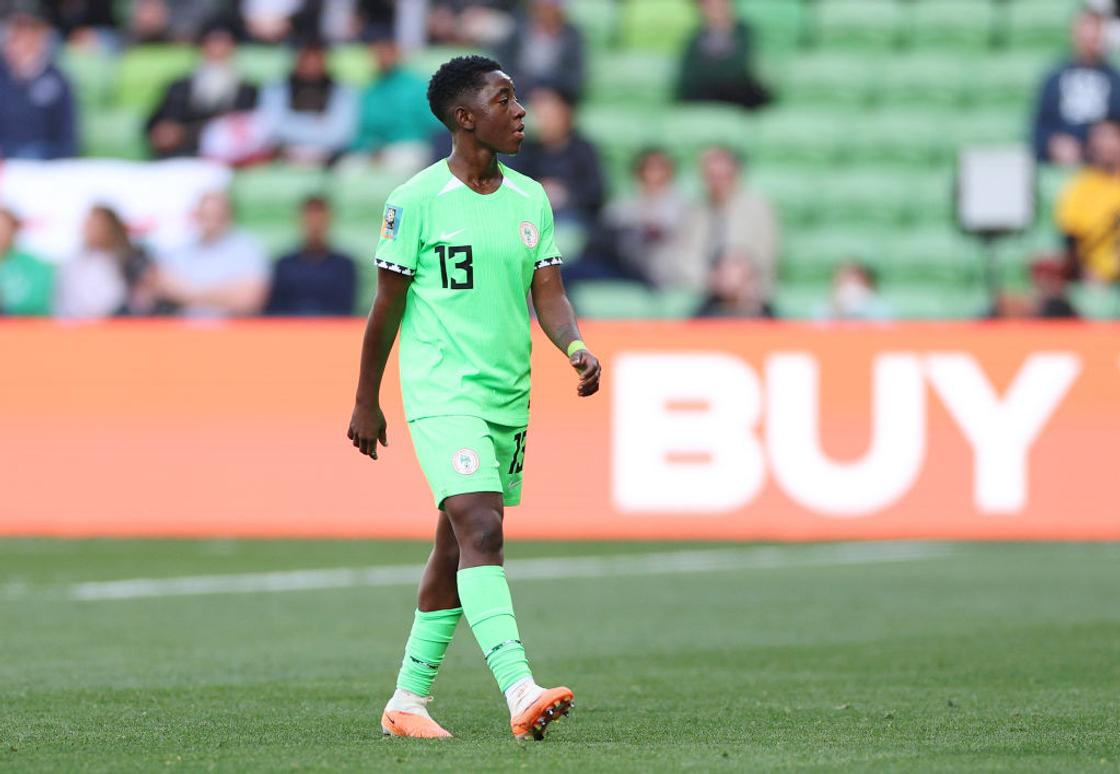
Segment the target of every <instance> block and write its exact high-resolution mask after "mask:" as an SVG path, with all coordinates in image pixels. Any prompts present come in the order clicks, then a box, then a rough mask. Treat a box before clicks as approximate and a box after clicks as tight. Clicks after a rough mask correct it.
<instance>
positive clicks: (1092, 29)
mask: <svg viewBox="0 0 1120 774" xmlns="http://www.w3.org/2000/svg"><path fill="white" fill-rule="evenodd" d="M1073 49H1074V53H1073V57H1072V58H1071V59H1070V60H1069V61H1067V62H1064V63H1063V64H1061V65H1059V66H1058V67H1057V69H1055V70H1054V71H1053V72H1051V73H1050V74H1049V75H1047V76H1046V79H1045V80H1044V81H1043V83H1042V87H1041V89H1040V90H1039V93H1038V98H1037V108H1036V112H1035V121H1034V152H1035V156H1036V157H1037V158H1038V160H1039V161H1044V162H1045V161H1049V162H1053V163H1055V164H1066V165H1069V164H1079V163H1081V162H1082V160H1083V159H1084V156H1085V141H1086V138H1087V137H1088V134H1089V127H1091V126H1092V125H1093V124H1095V123H1097V122H1099V121H1102V120H1104V119H1106V118H1120V73H1118V72H1117V71H1116V70H1115V69H1114V68H1113V67H1112V66H1111V65H1110V64H1109V63H1108V62H1107V61H1106V60H1105V43H1104V20H1103V19H1102V17H1101V16H1100V15H1099V14H1096V13H1093V12H1091V11H1083V12H1081V13H1079V14H1078V15H1077V16H1076V17H1075V19H1074V22H1073Z"/></svg>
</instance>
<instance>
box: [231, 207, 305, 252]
mask: <svg viewBox="0 0 1120 774" xmlns="http://www.w3.org/2000/svg"><path fill="white" fill-rule="evenodd" d="M237 225H238V227H239V228H243V229H245V230H246V231H248V232H249V233H250V234H252V235H253V236H255V237H256V238H257V239H259V240H260V241H261V243H262V244H263V245H264V249H265V251H266V252H267V253H268V255H269V257H270V258H272V259H273V260H275V259H277V258H279V257H280V256H282V255H284V254H285V253H289V252H291V251H292V250H294V249H296V247H297V246H298V245H299V241H300V234H299V220H298V219H296V218H294V217H292V216H288V218H287V219H275V220H257V219H252V218H250V219H246V218H244V217H242V216H241V214H240V213H238V216H237Z"/></svg>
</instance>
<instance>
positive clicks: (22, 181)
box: [0, 159, 231, 261]
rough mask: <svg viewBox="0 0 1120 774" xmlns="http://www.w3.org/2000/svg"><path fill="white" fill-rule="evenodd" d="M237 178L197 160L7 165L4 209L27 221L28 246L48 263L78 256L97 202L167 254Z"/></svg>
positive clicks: (1, 176) (2, 173) (1, 188)
mask: <svg viewBox="0 0 1120 774" xmlns="http://www.w3.org/2000/svg"><path fill="white" fill-rule="evenodd" d="M230 179H231V175H230V171H229V170H228V169H227V168H226V167H224V166H223V165H221V164H217V163H215V162H212V161H200V160H198V159H175V160H173V161H160V162H135V161H113V160H109V159H79V160H73V161H4V162H3V163H0V204H2V205H3V206H4V207H8V208H10V209H11V210H12V211H13V212H15V213H16V215H18V216H19V218H20V219H21V220H22V221H23V228H22V230H21V233H20V243H21V245H22V246H23V247H25V248H27V249H28V250H30V251H31V252H32V253H34V254H35V255H38V256H41V257H43V258H47V259H49V260H53V261H63V260H65V259H66V258H67V257H68V256H69V255H72V254H73V253H75V252H77V250H78V248H79V241H80V239H81V236H82V222H83V221H84V220H85V217H86V214H87V213H88V212H89V210H90V208H91V207H93V206H94V205H97V204H100V205H105V206H108V207H111V208H113V209H114V210H116V211H117V212H118V213H119V214H120V216H121V217H122V218H123V219H124V221H125V223H126V224H127V225H128V230H129V232H130V233H131V235H132V237H133V238H134V239H136V240H139V241H143V242H144V243H145V244H147V245H150V246H151V247H152V248H153V249H155V250H157V251H160V250H169V249H174V248H176V247H179V246H180V245H181V244H182V243H183V242H184V241H185V240H186V239H187V238H188V237H189V236H190V233H191V229H192V227H193V225H194V209H195V206H196V205H197V204H198V200H199V198H200V197H201V196H202V195H203V194H205V193H209V192H210V191H218V190H225V189H226V188H227V187H228V186H229V183H230Z"/></svg>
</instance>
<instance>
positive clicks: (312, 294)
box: [266, 196, 357, 316]
mask: <svg viewBox="0 0 1120 774" xmlns="http://www.w3.org/2000/svg"><path fill="white" fill-rule="evenodd" d="M300 214H301V220H302V226H303V244H302V245H300V247H299V249H298V250H296V251H295V252H293V253H291V254H289V255H285V256H284V257H283V258H281V259H280V260H279V261H277V262H276V264H275V266H274V267H273V273H272V289H271V292H270V293H269V297H268V307H267V310H266V311H267V313H268V314H273V315H289V316H342V315H349V314H353V312H354V294H355V291H356V289H357V271H356V270H355V268H354V260H353V259H352V258H351V257H350V256H348V255H346V254H344V253H342V252H340V251H338V250H336V249H334V248H333V247H331V245H330V239H329V236H330V224H331V212H330V207H329V205H328V204H327V200H326V199H324V198H322V197H321V196H312V197H310V198H308V199H307V200H306V201H305V202H304V203H303V208H302V211H301V213H300Z"/></svg>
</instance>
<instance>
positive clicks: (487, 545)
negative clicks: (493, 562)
mask: <svg viewBox="0 0 1120 774" xmlns="http://www.w3.org/2000/svg"><path fill="white" fill-rule="evenodd" d="M471 521H472V524H473V527H474V528H473V529H472V530H471V534H470V543H471V548H472V549H473V550H474V551H475V552H477V553H479V554H482V555H484V556H494V555H497V554H500V553H501V552H502V546H503V545H504V537H503V535H502V518H501V516H499V515H498V514H497V513H494V512H492V511H491V512H487V513H485V514H479V515H478V516H477V517H476V518H474V519H472V520H471Z"/></svg>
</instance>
